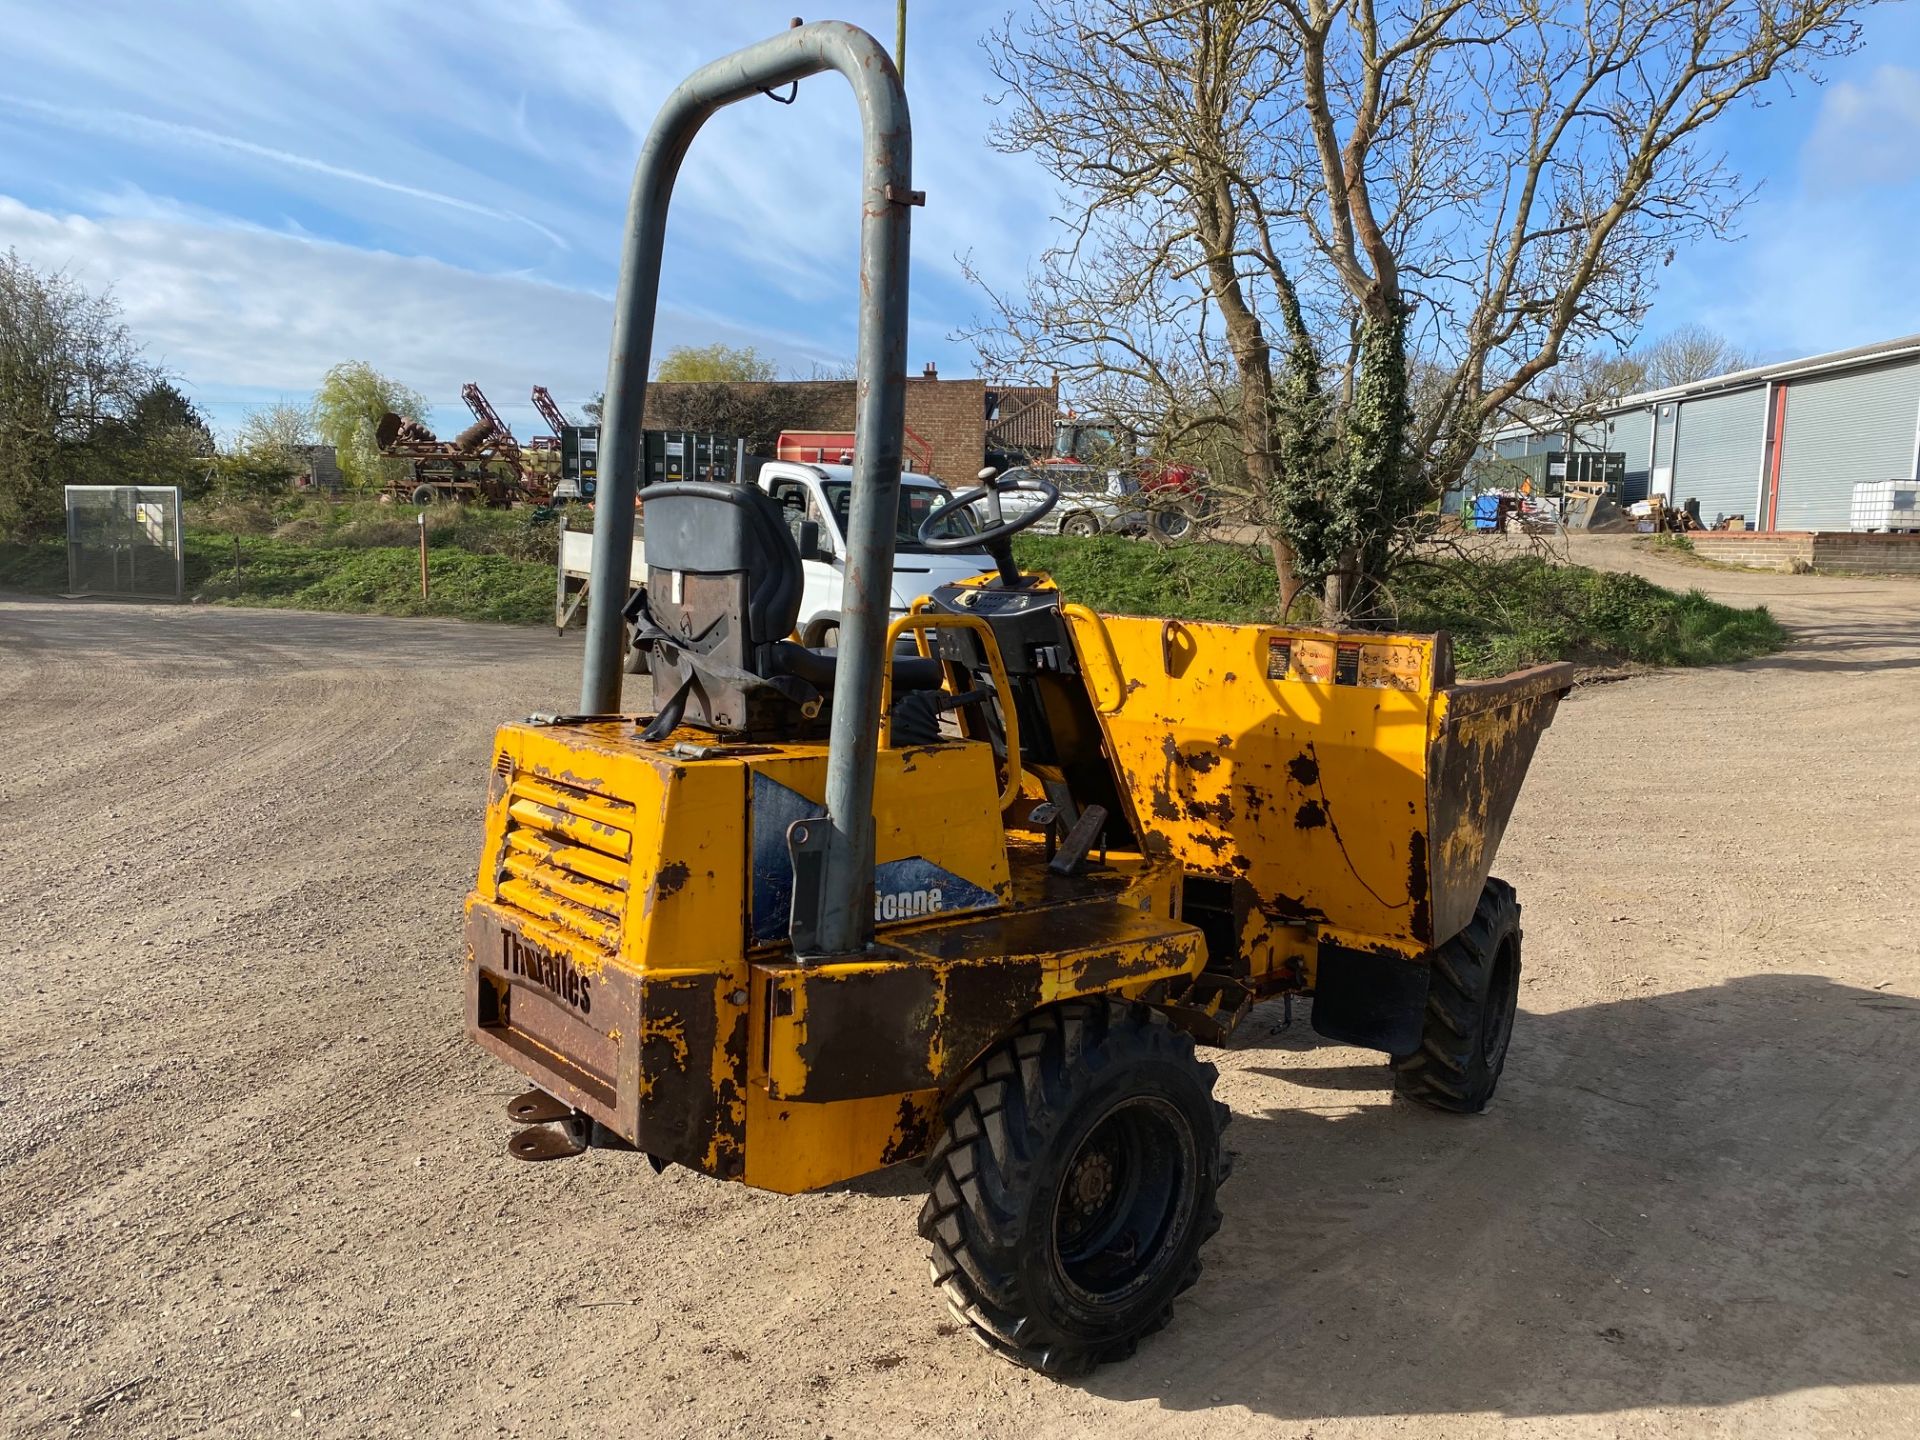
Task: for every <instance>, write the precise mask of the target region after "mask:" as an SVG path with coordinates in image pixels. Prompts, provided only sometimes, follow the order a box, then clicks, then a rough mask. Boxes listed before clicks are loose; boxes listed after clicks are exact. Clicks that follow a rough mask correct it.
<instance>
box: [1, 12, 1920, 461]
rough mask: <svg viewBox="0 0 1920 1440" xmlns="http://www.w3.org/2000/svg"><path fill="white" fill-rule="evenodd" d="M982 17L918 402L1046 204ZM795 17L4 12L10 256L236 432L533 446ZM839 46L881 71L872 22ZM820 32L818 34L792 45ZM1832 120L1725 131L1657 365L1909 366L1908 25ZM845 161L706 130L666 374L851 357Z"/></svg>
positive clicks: (674, 230)
mask: <svg viewBox="0 0 1920 1440" xmlns="http://www.w3.org/2000/svg"><path fill="white" fill-rule="evenodd" d="M1002 8H1003V7H1002V5H1001V4H999V3H989V4H973V3H968V0H913V4H912V29H911V33H910V38H909V42H908V66H907V79H908V93H909V97H910V99H911V100H912V102H913V106H914V120H915V137H914V139H915V184H916V186H918V187H920V188H923V189H925V190H926V192H927V197H928V198H927V206H926V208H925V209H924V210H921V211H917V212H916V213H915V217H914V237H913V254H914V266H913V323H912V332H911V337H912V338H911V367H912V368H913V369H914V370H916V371H917V370H918V369H919V368H920V367H921V366H922V365H923V364H925V363H926V362H928V361H933V362H937V363H938V365H939V367H940V370H941V372H942V373H943V374H949V375H963V374H970V373H972V371H973V368H974V367H973V356H972V353H971V351H970V349H969V347H967V346H966V345H965V344H964V343H962V342H957V341H955V340H953V339H952V338H951V336H952V334H953V332H954V331H955V330H956V329H957V328H958V327H960V326H962V325H964V324H965V323H966V322H967V321H968V320H969V319H971V318H972V317H973V316H974V315H976V314H977V313H978V312H979V310H980V309H981V301H980V298H979V296H978V294H977V293H976V292H975V291H973V290H972V289H971V288H970V287H969V286H968V285H967V283H966V282H965V280H964V279H963V277H962V275H961V273H960V265H959V261H958V258H957V257H958V256H960V255H963V254H971V255H972V256H973V258H974V260H975V262H976V264H978V265H979V266H980V267H981V268H982V270H983V271H984V272H985V273H986V274H987V275H988V276H989V277H990V278H992V279H994V280H996V281H997V282H1002V283H1004V282H1008V281H1012V280H1014V279H1016V278H1017V277H1018V276H1019V275H1020V274H1021V273H1022V272H1023V271H1024V269H1025V267H1026V264H1027V261H1028V258H1029V257H1030V256H1032V255H1034V254H1035V253H1037V252H1038V251H1039V250H1040V249H1041V248H1042V247H1043V246H1044V245H1045V243H1046V241H1047V238H1048V227H1049V218H1048V217H1049V214H1050V213H1051V209H1052V207H1051V205H1050V203H1049V202H1050V200H1051V198H1052V196H1051V190H1050V187H1049V186H1048V184H1047V182H1045V180H1044V179H1043V178H1042V177H1041V176H1040V175H1039V174H1038V172H1037V170H1036V169H1035V168H1034V167H1033V166H1032V165H1031V163H1030V162H1028V161H1026V160H1025V159H1023V158H1021V157H1008V156H1001V155H997V154H995V153H994V152H992V151H991V150H990V149H988V148H987V146H986V143H985V138H984V137H985V132H986V129H987V126H988V125H989V123H990V122H991V120H992V118H993V114H994V111H993V108H992V106H991V104H990V103H989V101H988V99H987V98H986V97H987V95H988V93H989V92H990V91H991V90H992V89H993V84H992V78H991V76H990V75H989V74H988V73H987V72H986V67H985V62H984V59H983V57H982V56H981V54H980V51H979V47H978V40H979V36H980V33H981V31H982V29H983V28H984V26H985V25H986V24H987V23H988V22H989V21H991V20H992V19H993V18H994V17H996V16H997V15H998V14H999V13H1001V10H1002ZM792 9H793V3H792V0H783V3H781V4H779V5H768V4H761V3H757V0H708V3H706V4H704V5H690V4H687V3H685V0H629V3H624V4H606V3H603V4H588V3H571V4H570V3H567V0H469V3H461V4H451V5H450V4H440V5H424V4H416V5H398V4H382V3H374V0H328V3H325V4H321V5H308V4H296V3H290V0H279V3H257V4H243V3H219V0H195V3H191V4H187V3H165V0H144V3H135V0H86V3H82V4H71V3H69V4H56V3H52V0H31V3H27V0H0V35H5V36H6V37H7V48H8V50H9V52H10V54H9V60H10V63H9V64H8V66H7V67H6V69H5V71H4V75H0V246H5V245H12V246H15V247H16V248H18V249H19V250H20V251H21V252H22V253H23V254H24V255H26V256H27V257H28V258H30V259H32V260H33V261H34V262H35V263H37V264H41V265H44V266H58V267H64V268H66V269H68V270H69V271H70V272H72V273H73V274H75V275H76V276H78V277H80V278H81V279H82V280H83V281H84V282H85V283H87V284H89V285H92V286H105V285H107V284H111V285H113V287H114V289H115V291H116V293H117V295H118V296H119V298H120V300H121V302H122V304H123V306H124V307H125V309H126V311H127V316H128V320H129V322H130V323H131V325H132V326H133V328H134V330H135V331H136V333H137V334H138V335H140V337H141V338H142V339H144V340H145V341H146V343H147V344H148V347H149V351H150V353H151V355H152V357H153V358H154V359H156V360H158V361H159V362H161V363H162V364H164V365H166V366H167V367H168V368H170V369H171V370H173V371H175V372H176V373H177V374H178V375H179V376H180V377H181V378H182V380H183V381H184V382H185V385H186V387H187V388H188V389H189V391H190V392H191V393H192V395H193V396H194V398H195V399H196V400H197V401H198V402H199V403H200V404H201V405H202V407H203V409H205V410H206V411H207V412H208V413H209V414H210V415H211V416H212V417H213V419H214V420H215V423H216V425H217V426H218V427H219V428H221V429H222V430H229V429H231V428H232V426H233V425H234V424H236V423H237V421H238V419H239V417H240V416H241V415H242V414H243V413H244V412H245V410H246V409H247V408H248V407H249V406H252V405H257V404H261V403H264V402H268V401H272V400H276V399H281V398H286V399H296V400H297V399H303V398H304V397H305V396H306V395H307V394H308V393H309V392H310V391H311V390H312V389H313V387H314V385H315V383H316V382H317V381H318V379H319V376H320V374H321V373H322V372H323V371H324V370H325V368H326V367H327V366H328V365H329V364H332V363H333V362H335V361H337V360H343V359H364V360H369V361H371V362H372V363H373V364H374V365H376V366H378V367H379V368H380V369H382V370H385V371H388V372H389V373H392V374H394V375H396V376H398V377H399V378H402V379H404V380H406V381H408V382H409V383H410V384H412V385H413V386H414V387H415V388H417V389H419V390H421V391H422V392H424V393H425V394H426V396H427V398H428V399H429V401H430V402H431V403H432V405H433V407H434V413H433V415H432V417H431V418H432V420H433V421H434V422H435V423H436V424H438V425H439V426H441V427H442V428H447V427H450V426H457V425H458V424H460V423H463V421H464V417H465V412H464V410H463V409H462V407H461V405H460V401H459V398H458V391H459V386H460V384H461V382H463V381H465V380H478V381H479V382H480V383H481V385H482V386H483V387H484V388H485V389H486V390H487V392H488V393H489V395H490V396H491V397H492V398H493V400H494V402H495V404H496V405H498V406H499V407H500V409H501V410H502V411H503V412H505V414H506V416H507V418H508V420H509V421H510V422H511V423H512V424H513V425H514V427H515V428H516V430H518V431H519V432H520V433H521V434H523V435H525V434H531V433H534V432H535V431H536V430H537V429H538V428H539V427H538V425H537V422H536V421H535V420H534V418H533V415H532V411H531V408H530V407H529V405H528V404H527V393H528V390H529V388H530V387H531V386H532V385H534V384H545V385H547V386H549V387H550V388H551V389H552V390H553V392H554V393H555V395H556V396H557V397H558V398H559V399H560V401H561V403H562V405H563V406H565V407H568V408H577V407H578V405H579V403H580V401H581V400H582V399H584V398H585V397H586V396H588V395H590V394H591V393H592V392H594V391H595V390H597V389H599V388H600V384H601V381H602V377H603V375H604V371H605V365H606V346H607V337H608V329H609V326H610V323H611V322H610V315H611V295H612V290H613V284H614V273H615V266H616V261H617V253H618V246H619V233H620V227H621V223H622V220H623V218H624V213H625V206H626V193H627V183H628V180H629V178H630V174H631V167H632V163H633V158H634V156H635V154H636V153H637V151H638V148H639V144H640V138H641V137H642V135H644V133H645V131H646V128H647V126H648V125H649V123H650V122H651V120H652V117H653V114H654V111H655V109H656V108H657V106H658V104H659V102H660V100H661V99H662V97H663V96H664V95H665V94H666V92H667V90H668V89H670V88H671V86H672V85H673V84H674V83H675V82H676V81H678V80H679V79H680V78H681V77H682V76H684V75H685V74H686V73H687V72H688V71H690V70H692V69H693V68H695V67H696V66H697V65H699V64H700V63H702V62H704V61H705V60H708V59H711V58H713V57H714V56H716V55H719V54H722V53H724V52H725V51H727V50H730V49H733V48H735V47H737V46H738V45H741V44H744V43H747V42H749V41H751V40H755V39H758V38H761V37H762V36H764V35H767V34H770V33H772V32H774V31H776V30H778V29H781V28H783V27H784V26H785V24H786V21H787V18H788V16H789V15H790V14H791V13H792ZM833 14H834V17H835V18H843V19H848V20H852V21H854V22H855V23H859V24H864V25H866V26H867V27H868V28H870V29H872V30H873V31H874V32H875V33H876V34H878V35H880V36H882V37H883V39H887V40H889V41H890V40H891V36H892V27H893V3H892V0H837V4H836V6H835V8H834V11H833ZM810 18H811V17H810ZM1866 23H1867V37H1868V43H1867V46H1866V48H1865V50H1864V51H1863V52H1862V53H1861V54H1859V55H1857V56H1855V57H1853V58H1851V59H1849V60H1847V61H1844V62H1840V63H1839V64H1836V65H1835V66H1833V67H1831V70H1830V82H1829V84H1828V85H1827V86H1825V87H1823V88H1815V87H1810V86H1801V87H1799V90H1798V93H1797V94H1793V95H1788V94H1786V93H1784V92H1782V93H1779V94H1777V96H1776V98H1775V100H1774V103H1773V104H1772V105H1770V106H1769V107H1767V108H1765V109H1760V110H1742V111H1740V112H1738V113H1736V114H1734V115H1732V116H1730V117H1729V118H1728V120H1727V121H1726V122H1725V123H1724V124H1723V126H1722V127H1721V130H1720V132H1719V141H1720V143H1721V144H1723V145H1724V146H1725V147H1726V148H1727V150H1728V152H1729V155H1730V157H1731V159H1732V160H1733V161H1734V163H1735V164H1736V165H1737V166H1738V167H1739V168H1740V169H1741V170H1742V171H1743V172H1744V174H1745V175H1746V176H1747V178H1748V179H1749V180H1750V181H1753V182H1757V183H1759V184H1760V185H1761V187H1762V188H1761V192H1760V195H1759V198H1758V199H1757V200H1756V201H1755V203H1754V204H1753V206H1752V207H1751V208H1750V209H1749V210H1748V212H1747V213H1746V216H1745V219H1744V222H1743V226H1742V229H1743V231H1744V238H1743V239H1742V240H1740V241H1739V242H1737V243H1735V244H1732V245H1722V244H1709V245H1704V246H1701V247H1697V248H1694V249H1691V250H1688V251H1686V252H1684V253H1682V254H1681V255H1679V256H1678V257H1676V259H1675V261H1674V263H1673V264H1672V265H1671V266H1670V267H1669V268H1668V270H1667V271H1666V273H1665V275H1664V277H1663V280H1662V288H1661V292H1660V299H1659V302H1658V306H1657V308H1656V310H1655V313H1654V315H1653V316H1652V318H1651V320H1650V321H1649V329H1650V330H1651V331H1655V332H1657V331H1659V330H1663V329H1667V328H1671V327H1672V326H1673V325H1676V324H1679V323H1681V322H1683V321H1687V320H1699V321H1702V322H1704V323H1706V324H1708V325H1711V326H1713V327H1714V328H1715V329H1718V330H1720V331H1722V332H1724V333H1725V334H1727V335H1728V336H1729V338H1731V339H1732V340H1734V341H1735V342H1736V343H1737V344H1740V345H1742V346H1744V347H1745V348H1747V349H1750V350H1752V351H1755V352H1756V353H1758V354H1759V355H1760V356H1761V357H1762V358H1767V359H1772V358H1783V357H1786V356H1791V355H1799V354H1810V353H1814V352H1816V351H1821V350H1829V349H1838V348H1840V347H1843V346H1847V345H1853V344H1860V343H1865V342H1867V341H1871V340H1876V339H1883V338H1887V337H1889V336H1893V335H1901V334H1906V333H1910V332H1913V331H1920V5H1916V4H1912V3H1906V4H1891V5H1886V6H1882V7H1880V8H1879V9H1876V10H1872V11H1869V12H1868V13H1867V18H1866ZM857 158H858V127H857V120H856V117H855V114H854V110H853V106H852V102H851V99H850V97H849V94H848V92H847V90H846V87H845V86H844V85H843V84H842V83H841V82H839V81H838V80H836V79H834V78H832V77H819V78H816V79H814V80H812V81H809V82H807V83H805V84H803V85H802V86H801V88H800V97H799V101H798V103H797V104H796V105H794V106H792V107H780V106H775V105H773V104H771V103H767V102H754V103H751V104H743V105H738V106H734V107H731V108H730V109H728V110H726V111H723V112H722V113H721V114H720V115H718V116H716V117H715V119H714V120H713V121H711V122H710V123H709V124H708V126H707V128H706V130H705V131H704V132H703V133H702V135H701V138H700V140H699V142H698V143H697V145H696V148H695V150H694V153H693V155H692V156H691V157H690V159H689V162H688V165H687V167H686V169H685V170H684V171H683V178H682V183H681V187H680V191H679V193H678V196H677V199H676V203H675V208H674V216H673V223H672V225H671V226H670V227H669V253H668V260H667V267H666V273H665V275H664V277H663V283H662V295H663V297H664V302H665V308H664V309H663V312H662V316H661V322H660V327H659V336H658V347H664V346H667V345H672V344H676V343H705V342H708V341H712V340H724V341H728V342H730V343H736V344H740V343H751V344H754V345H755V346H757V347H758V348H759V349H760V350H762V351H763V352H764V353H767V354H770V355H772V356H773V357H774V358H776V359H777V360H778V361H779V362H780V363H781V364H782V365H783V366H784V367H786V368H787V369H789V370H791V371H794V372H797V373H805V372H806V371H807V370H808V368H809V367H810V366H812V365H813V364H815V363H822V364H834V363H838V362H842V361H845V360H848V359H850V358H851V356H852V350H853V340H852V315H853V305H854V293H853V273H854V271H853V256H854V254H855V251H856V248H857V245H856V211H855V200H854V185H855V175H856V166H857Z"/></svg>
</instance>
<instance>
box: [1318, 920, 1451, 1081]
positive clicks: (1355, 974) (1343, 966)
mask: <svg viewBox="0 0 1920 1440" xmlns="http://www.w3.org/2000/svg"><path fill="white" fill-rule="evenodd" d="M1428 974H1429V970H1428V967H1427V964H1426V962H1425V961H1417V960H1409V959H1408V958H1407V957H1406V956H1404V955H1397V954H1395V953H1393V952H1392V951H1381V950H1358V949H1354V948H1352V947H1351V946H1347V945H1336V944H1330V943H1329V942H1327V941H1325V940H1322V941H1321V942H1320V964H1319V970H1318V973H1317V975H1316V976H1315V979H1314V987H1313V1028H1314V1030H1315V1031H1316V1032H1317V1033H1319V1034H1321V1035H1324V1036H1326V1037H1327V1039H1329V1040H1338V1041H1339V1042H1340V1043H1342V1044H1343V1045H1360V1046H1363V1047H1365V1048H1366V1049H1368V1050H1384V1051H1386V1052H1387V1054H1389V1055H1410V1054H1412V1053H1413V1052H1414V1051H1415V1050H1418V1049H1419V1048H1420V1036H1421V1033H1422V1029H1421V1017H1422V1016H1423V1015H1424V1014H1425V1012H1426V1008H1427V978H1428Z"/></svg>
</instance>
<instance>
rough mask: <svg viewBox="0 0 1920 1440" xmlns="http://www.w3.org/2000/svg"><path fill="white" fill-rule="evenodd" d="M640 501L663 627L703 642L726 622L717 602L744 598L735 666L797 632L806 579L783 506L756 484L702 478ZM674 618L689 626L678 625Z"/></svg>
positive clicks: (650, 580) (643, 495)
mask: <svg viewBox="0 0 1920 1440" xmlns="http://www.w3.org/2000/svg"><path fill="white" fill-rule="evenodd" d="M640 500H641V503H642V504H643V505H644V506H645V507H646V508H645V512H644V514H645V521H646V525H645V542H646V552H647V589H648V593H649V595H650V597H651V603H652V606H653V614H654V619H655V620H656V621H657V622H658V623H659V624H660V625H661V628H663V629H666V630H669V631H674V632H676V633H678V634H679V635H680V637H681V638H682V639H685V640H687V641H688V642H690V643H696V644H697V643H698V641H699V640H700V637H701V635H702V634H704V633H705V632H706V631H707V629H709V628H710V626H711V625H712V623H713V622H714V621H715V620H717V619H720V618H722V615H721V613H720V612H719V611H717V610H716V609H715V606H714V602H716V601H717V602H720V603H721V604H722V605H724V604H725V603H726V602H727V601H730V600H732V599H734V598H735V597H736V595H737V597H738V599H739V601H740V603H739V605H738V608H737V612H736V613H738V614H739V615H740V616H741V620H742V622H743V623H744V630H743V631H742V632H741V633H740V634H739V645H738V648H737V651H736V659H735V662H734V663H736V664H744V663H746V662H748V661H750V660H751V658H752V657H751V655H750V653H749V652H750V651H751V649H752V648H753V647H755V646H760V645H771V644H773V643H774V642H775V641H776V640H784V639H785V638H786V637H787V636H788V635H790V634H791V633H792V632H793V627H794V624H795V622H796V621H797V620H798V619H799V618H800V591H801V587H802V586H803V584H804V583H805V575H804V572H802V570H801V568H800V547H799V546H798V545H796V544H795V543H794V539H793V534H792V532H791V531H790V530H789V529H788V528H787V517H786V512H785V511H784V510H783V508H782V507H781V506H780V504H779V502H778V501H776V500H774V499H773V497H772V496H770V495H768V494H767V493H766V492H765V491H763V490H760V489H758V488H757V487H754V486H751V485H724V484H716V483H714V482H711V481H700V480H681V481H674V482H672V483H670V484H666V485H650V486H648V487H647V488H646V489H645V490H643V491H641V492H640ZM676 576H677V577H679V578H678V580H676V579H675V577H676ZM676 586H677V587H678V594H677V595H676V594H675V588H676ZM683 612H684V613H683ZM669 617H673V618H675V619H684V620H685V621H687V622H690V623H688V624H687V627H686V628H680V627H676V626H675V625H673V624H671V623H670V622H669ZM730 648H731V647H730ZM749 668H750V667H749Z"/></svg>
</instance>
